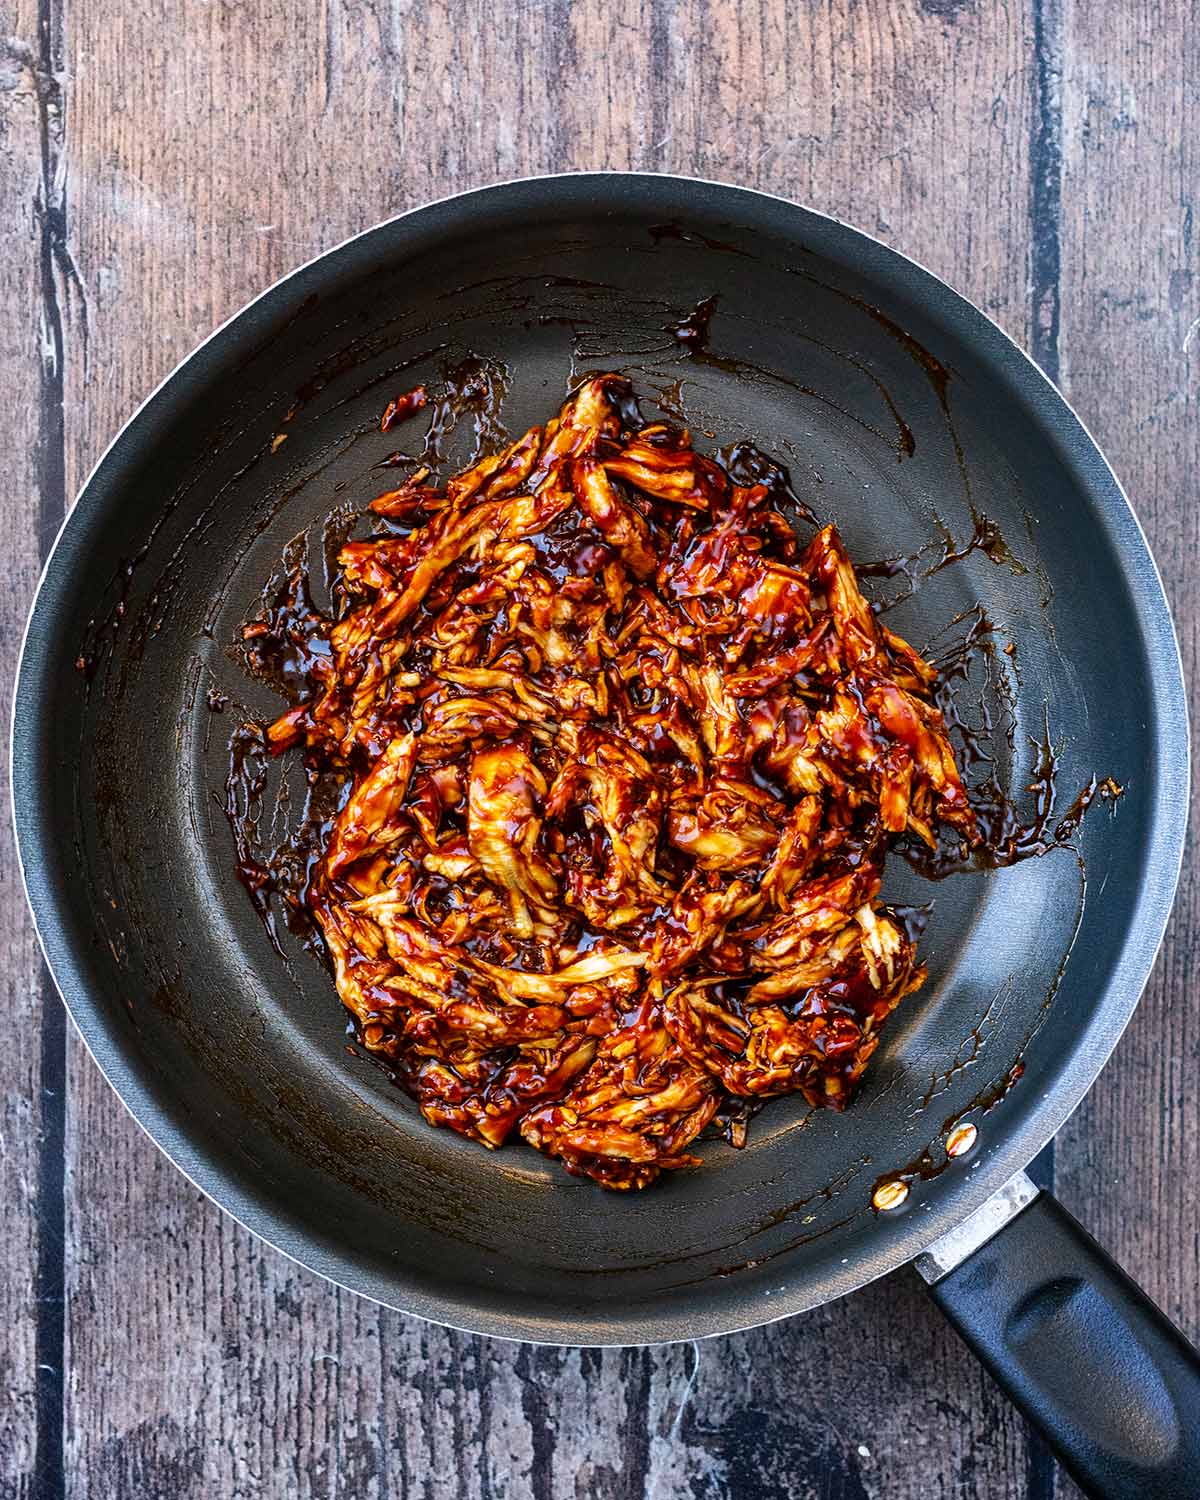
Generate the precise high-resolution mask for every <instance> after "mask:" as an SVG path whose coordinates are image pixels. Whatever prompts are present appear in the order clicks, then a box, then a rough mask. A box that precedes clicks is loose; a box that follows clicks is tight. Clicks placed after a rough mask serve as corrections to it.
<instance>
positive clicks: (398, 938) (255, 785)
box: [227, 309, 1083, 1188]
mask: <svg viewBox="0 0 1200 1500" xmlns="http://www.w3.org/2000/svg"><path fill="white" fill-rule="evenodd" d="M700 311H702V312H703V313H704V317H703V318H702V317H700V316H697V315H694V317H693V322H692V324H689V326H688V328H684V326H683V324H681V325H680V328H679V330H676V336H677V337H679V338H681V339H684V338H694V339H695V340H696V341H700V340H701V339H702V336H703V332H704V329H705V327H706V318H707V316H708V315H710V313H711V309H702V310H698V313H699V312H700ZM685 321H686V320H685ZM484 373H485V374H486V372H484ZM494 383H495V382H494V381H491V380H489V379H486V378H483V376H481V377H480V378H479V379H478V380H476V382H475V384H476V388H477V391H478V394H479V401H478V403H477V405H478V406H479V408H480V412H479V413H477V420H479V421H483V422H490V421H491V420H492V413H491V411H490V409H489V408H488V404H487V403H488V402H489V401H490V400H491V391H492V389H493V387H494ZM410 394H413V393H410ZM405 399H406V398H399V400H398V401H397V402H393V403H392V406H393V407H396V408H399V406H400V403H401V402H403V401H404V400H405ZM426 399H427V398H426V397H425V393H424V390H423V388H422V389H421V399H420V402H416V403H410V406H411V410H417V409H419V407H420V405H423V404H424V402H425V400H426ZM389 410H391V408H389ZM439 412H440V408H439V407H438V406H437V404H436V403H435V406H434V416H435V418H436V419H437V420H435V422H434V423H433V424H432V426H433V427H438V426H439V425H442V424H444V421H445V420H446V419H445V417H444V416H443V415H439ZM480 413H482V415H480ZM398 420H400V416H399V415H396V416H395V417H394V421H398ZM388 425H392V423H391V422H389V423H388ZM428 447H429V456H430V457H433V456H434V450H436V447H437V441H436V439H435V440H434V442H433V443H432V444H430V445H428ZM371 510H372V513H373V518H374V521H375V527H376V529H375V531H374V532H373V534H372V535H371V536H369V537H367V538H365V539H362V540H356V541H347V542H345V544H344V545H342V546H341V547H340V549H339V550H338V552H337V557H336V563H337V567H336V572H335V574H334V583H335V587H334V590H333V604H332V608H331V612H330V613H324V612H322V611H321V610H319V609H318V608H316V607H315V606H314V604H313V601H312V599H311V597H310V595H309V591H308V588H307V583H306V580H305V574H304V569H303V565H302V558H301V557H300V555H299V552H297V553H295V554H294V555H289V556H285V558H284V560H283V566H282V568H281V570H280V573H279V574H278V575H277V577H276V579H274V580H273V581H272V584H271V585H269V587H268V590H267V591H266V593H265V594H264V598H263V604H262V608H261V609H260V612H259V616H258V618H256V619H255V620H254V621H252V622H250V623H249V624H248V625H247V626H246V627H244V630H243V640H242V644H241V652H242V657H243V662H244V664H245V666H246V667H247V669H248V670H250V671H252V672H254V673H255V674H256V675H259V676H261V677H263V678H265V679H266V680H269V681H272V682H274V683H276V684H277V685H278V686H279V687H280V689H281V691H283V693H284V694H285V696H286V697H287V698H288V700H289V704H290V706H289V707H288V708H287V709H286V711H285V712H283V713H282V714H281V715H280V716H279V717H278V718H277V719H276V720H275V721H274V722H273V723H272V724H270V725H267V726H242V727H241V728H240V729H239V730H237V731H235V735H234V740H235V741H236V742H237V743H236V747H235V757H234V758H235V762H236V764H234V765H231V775H230V783H229V786H230V792H229V799H230V800H229V807H228V809H227V810H228V811H229V814H230V821H231V824H232V825H233V826H234V829H235V836H237V834H238V830H239V828H240V829H241V837H240V839H239V842H238V859H239V869H240V873H241V875H242V879H243V881H244V882H245V884H246V885H247V887H248V889H249V890H250V892H251V895H252V897H253V898H254V900H255V902H256V904H257V905H259V906H260V910H263V911H265V910H266V906H265V903H267V898H268V894H269V892H271V891H272V890H274V891H276V892H282V893H283V894H284V896H285V900H286V906H287V909H288V911H289V914H290V920H291V922H292V925H294V926H297V927H298V928H299V929H300V930H301V931H304V930H305V928H306V924H309V923H311V924H315V927H316V929H318V930H319V932H320V934H321V937H322V939H323V943H324V947H325V949H326V952H327V954H328V956H329V959H330V962H331V964H332V968H333V971H334V977H335V981H336V984H337V988H338V992H339V995H340V997H341V999H342V1001H343V1003H344V1005H345V1006H346V1007H347V1009H348V1010H349V1012H350V1013H351V1015H352V1016H353V1018H354V1024H355V1029H356V1032H357V1035H358V1038H359V1041H360V1043H361V1044H362V1046H363V1047H364V1048H365V1049H367V1051H368V1052H369V1053H371V1054H372V1055H373V1056H375V1057H376V1058H377V1059H378V1060H379V1061H380V1062H381V1063H383V1064H384V1065H385V1066H387V1068H388V1069H389V1071H390V1072H391V1073H392V1075H393V1076H394V1077H395V1078H396V1079H397V1081H398V1082H400V1083H401V1084H402V1085H403V1086H404V1087H405V1088H407V1089H408V1090H409V1091H410V1092H411V1093H412V1094H413V1096H414V1097H415V1099H416V1100H417V1102H418V1104H419V1106H420V1108H421V1111H422V1113H423V1114H424V1116H425V1118H426V1119H427V1120H428V1121H429V1122H430V1123H431V1124H433V1125H443V1126H448V1127H450V1128H452V1129H454V1130H457V1131H459V1132H460V1133H462V1134H463V1135H466V1136H468V1137H471V1138H473V1139H475V1140H477V1141H479V1142H481V1143H482V1144H484V1145H485V1146H488V1147H493V1148H494V1147H498V1146H500V1145H502V1144H503V1143H504V1141H505V1140H506V1139H508V1138H510V1137H511V1136H512V1135H513V1134H514V1133H519V1135H520V1136H522V1137H523V1138H524V1139H525V1140H526V1141H528V1142H530V1143H531V1144H532V1145H534V1146H536V1147H538V1148H539V1149H541V1150H543V1151H545V1152H546V1153H548V1154H549V1155H551V1156H553V1157H556V1158H558V1159H559V1160H560V1161H561V1162H562V1164H563V1165H564V1166H565V1167H566V1168H567V1169H568V1170H569V1171H572V1172H575V1173H581V1174H585V1175H588V1176H590V1177H592V1178H594V1179H596V1180H597V1181H599V1182H601V1183H603V1184H604V1185H606V1186H609V1187H615V1188H631V1187H642V1186H645V1185H647V1184H648V1183H650V1182H652V1181H653V1180H654V1179H655V1177H657V1176H658V1175H659V1173H660V1172H661V1171H663V1170H664V1169H673V1168H678V1167H684V1166H691V1165H694V1164H696V1162H697V1158H696V1157H695V1156H694V1155H692V1154H691V1153H690V1152H689V1149H688V1148H689V1147H690V1145H691V1144H692V1142H693V1141H694V1140H695V1138H696V1136H697V1135H698V1134H699V1133H700V1131H701V1130H703V1129H704V1128H705V1127H706V1126H708V1125H710V1124H715V1125H717V1126H719V1127H721V1128H723V1129H724V1131H725V1132H726V1134H727V1136H728V1137H729V1139H730V1140H731V1141H733V1142H734V1143H735V1144H740V1143H741V1142H742V1141H743V1140H744V1139H745V1137H746V1132H747V1129H748V1128H749V1124H750V1119H751V1117H752V1115H753V1113H754V1111H755V1110H756V1109H757V1108H758V1107H759V1105H760V1104H761V1103H762V1101H763V1100H764V1099H766V1098H768V1097H770V1096H772V1095H777V1094H783V1093H790V1092H800V1093H801V1094H803V1095H804V1097H805V1098H806V1099H807V1100H808V1101H809V1103H810V1104H812V1105H814V1106H818V1105H819V1106H827V1107H831V1108H835V1109H841V1108H844V1107H845V1106H846V1104H848V1103H849V1101H850V1099H851V1097H852V1095H853V1092H854V1089H855V1086H856V1085H857V1083H858V1080H859V1079H860V1077H861V1076H862V1073H863V1070H864V1068H865V1067H866V1065H867V1062H868V1060H869V1058H870V1056H871V1054H872V1052H873V1051H874V1049H875V1048H876V1046H877V1045H878V1041H879V1036H880V1030H881V1027H882V1026H883V1024H884V1022H885V1021H886V1018H887V1016H888V1014H889V1013H890V1011H891V1010H892V1009H893V1008H894V1007H895V1006H896V1005H897V1004H898V1003H899V1002H900V1001H901V1000H902V999H903V997H904V996H905V995H907V994H909V993H911V992H912V991H913V990H915V989H916V988H918V987H919V986H920V984H921V983H922V981H923V979H924V977H925V971H924V969H923V967H922V966H921V964H920V963H919V960H918V954H917V940H918V937H919V927H920V921H919V914H918V913H913V912H899V911H893V910H891V909H889V908H888V907H887V906H885V905H884V904H883V903H882V902H881V900H880V895H879V892H880V885H881V879H882V873H883V867H884V862H885V858H886V857H887V855H888V853H889V851H890V850H891V849H893V848H894V847H898V848H899V849H900V850H901V851H902V852H906V853H907V854H908V856H909V857H910V858H913V859H914V860H915V861H916V862H918V864H920V863H921V862H922V861H923V862H924V866H925V868H926V869H927V873H931V874H941V873H946V872H947V871H948V870H949V869H950V868H952V867H958V868H961V867H962V865H963V863H964V862H968V861H971V862H974V861H976V860H979V859H981V858H982V859H984V860H985V862H992V861H995V860H1002V861H1010V860H1011V859H1013V858H1017V857H1024V856H1025V855H1026V853H1027V852H1028V853H1033V852H1037V849H1036V848H1035V847H1034V845H1035V844H1038V843H1039V842H1040V843H1044V842H1045V841H1046V840H1047V839H1049V840H1050V841H1051V842H1053V841H1054V840H1056V839H1058V838H1060V836H1068V835H1069V832H1070V831H1073V823H1072V819H1073V818H1075V820H1076V821H1077V818H1076V815H1075V812H1074V810H1073V811H1072V813H1069V814H1068V815H1067V817H1066V818H1065V819H1063V820H1062V821H1061V823H1060V824H1059V825H1058V827H1056V828H1051V827H1050V826H1049V824H1050V818H1049V815H1047V816H1046V817H1042V816H1041V813H1040V811H1039V821H1038V822H1037V824H1036V826H1035V828H1034V829H1033V830H1023V829H1022V828H1021V826H1020V825H1019V824H1018V823H1017V822H1016V821H1015V814H1013V813H1012V811H1011V807H1010V806H1009V805H1008V804H1006V803H1005V804H1004V805H1003V806H1002V805H1001V800H1002V799H999V798H996V799H993V800H992V801H991V802H989V801H988V799H987V798H986V797H985V798H984V804H983V807H982V815H983V822H982V823H981V821H980V809H979V808H974V807H972V805H971V802H970V801H969V800H968V797H967V794H966V792H965V790H964V786H963V781H962V777H961V775H960V770H959V764H958V760H957V758H956V754H955V751H954V749H953V748H952V745H951V740H950V738H949V728H950V727H951V726H953V727H955V728H956V729H960V730H962V731H963V738H962V739H961V742H962V743H963V744H964V746H965V753H966V754H967V756H968V757H969V758H970V759H972V760H974V759H977V758H978V756H979V755H980V754H981V753H982V752H981V751H980V749H979V746H978V745H977V744H976V743H974V742H973V741H972V740H971V739H970V737H969V735H970V731H969V729H968V728H967V726H966V724H965V721H960V719H959V718H958V717H956V714H955V708H954V698H953V692H952V688H953V684H954V682H955V681H956V680H958V679H959V678H961V677H963V676H965V674H966V671H967V667H968V665H969V662H968V660H967V656H964V655H962V654H961V653H960V656H959V657H954V658H952V659H950V660H948V661H947V662H946V663H944V664H943V665H942V666H941V667H939V666H938V665H935V664H933V663H931V662H929V661H926V660H925V659H924V658H923V657H922V656H921V655H919V654H918V653H917V652H916V651H915V650H914V649H913V648H912V647H911V646H909V645H908V644H907V643H906V642H905V641H904V640H902V639H901V638H900V637H899V636H897V635H895V634H894V633H893V632H892V631H890V630H889V629H888V628H887V627H886V625H884V624H883V623H882V621H881V619H880V618H879V617H878V615H877V613H876V612H875V611H874V610H873V609H872V608H871V606H870V605H869V604H868V603H867V601H866V600H865V599H864V597H863V595H862V593H861V591H860V588H859V584H858V579H857V577H856V575H855V571H854V568H853V566H852V565H851V562H850V560H849V558H848V557H847V555H846V552H845V549H844V547H843V546H842V543H841V541H840V538H839V537H838V535H837V532H836V530H835V528H834V527H832V526H826V527H824V528H822V529H820V530H817V531H816V532H815V534H814V535H813V536H812V537H811V540H809V541H808V542H807V544H802V543H801V542H800V541H799V540H798V539H797V530H796V527H797V523H798V522H800V521H809V522H811V520H812V517H811V512H808V511H807V508H806V507H805V506H804V505H803V503H802V502H801V501H800V499H799V497H798V496H796V495H795V494H794V492H793V491H792V489H791V486H790V484H789V483H788V480H787V475H786V471H784V470H782V469H781V468H780V466H778V465H777V464H774V463H773V462H772V461H771V460H769V459H768V458H766V456H765V455H762V454H760V453H759V452H758V450H756V449H754V448H752V446H751V445H749V444H738V445H733V446H731V447H729V448H727V449H725V450H723V454H722V457H721V459H720V460H717V459H711V458H707V457H704V456H701V455H700V454H698V453H696V452H695V451H694V450H693V448H692V446H691V442H690V438H689V436H688V434H687V433H686V431H684V430H682V429H680V428H678V427H674V426H671V425H668V424H666V423H662V422H655V423H646V422H644V421H643V420H642V418H641V415H640V412H639V410H638V407H637V403H636V401H635V400H634V398H633V393H632V389H631V387H630V385H629V383H628V381H626V380H625V379H623V378H622V377H619V376H616V375H601V376H594V377H591V378H589V379H587V380H586V381H584V383H583V384H582V385H580V387H579V388H578V389H577V390H576V391H575V392H574V393H573V395H572V396H571V397H570V398H569V400H568V401H567V403H566V404H565V405H564V406H563V408H562V409H561V410H560V411H559V412H558V413H557V415H555V416H553V417H552V418H551V419H550V420H549V421H548V422H547V423H546V424H545V426H544V427H537V428H534V429H532V430H531V431H530V432H528V433H526V434H524V435H523V436H522V437H520V438H518V439H517V440H516V441H514V442H511V443H505V444H504V445H503V446H502V447H500V448H499V449H498V451H496V452H494V453H493V454H491V455H490V456H489V457H486V458H484V459H482V460H480V461H479V462H477V463H475V464H473V465H472V466H471V467H470V468H468V469H466V470H464V471H462V472H460V473H458V474H455V475H453V476H451V477H450V478H449V479H447V480H446V481H445V482H444V483H438V482H436V481H435V480H434V478H433V477H432V475H431V474H430V472H429V469H428V468H427V467H425V466H422V467H420V468H418V469H416V470H415V472H414V473H412V474H411V475H410V476H409V477H408V478H406V479H404V481H403V482H402V483H401V484H400V486H399V487H398V488H396V489H392V490H388V491H387V492H385V493H384V494H382V495H380V496H379V497H377V499H376V500H375V501H374V502H373V503H372V507H371ZM949 560H952V559H949V558H948V559H947V561H949ZM989 639H990V629H989V628H987V627H986V622H982V623H980V624H979V626H978V629H976V630H975V632H974V634H973V635H972V634H971V633H970V632H968V642H967V644H966V646H964V647H963V648H962V650H963V652H965V653H967V654H968V655H969V653H970V652H971V651H978V650H981V649H985V647H984V643H985V641H987V640H989ZM989 649H990V648H989ZM286 752H293V753H295V754H296V755H297V756H298V757H299V758H300V759H301V761H302V763H303V767H304V776H305V779H306V780H305V784H306V801H305V808H304V815H303V817H302V819H301V822H300V827H299V829H298V831H297V832H296V833H294V834H293V835H292V836H291V839H290V840H289V841H288V843H287V844H286V846H285V847H284V848H283V849H281V850H277V851H275V852H274V853H273V854H271V855H270V856H264V855H263V854H262V840H261V839H259V838H256V837H253V836H252V835H253V834H254V832H255V829H254V827H253V822H254V820H256V819H261V799H262V795H263V791H262V788H263V768H264V766H265V763H266V757H267V756H269V755H282V754H284V753H286ZM1052 805H1053V796H1052V795H1051V800H1050V806H1051V807H1052ZM1006 808H1007V811H1006V810H1005V809H1006ZM1082 811H1083V806H1082V805H1081V806H1080V808H1079V810H1078V815H1079V816H1082ZM1068 825H1070V826H1068ZM916 851H920V852H916Z"/></svg>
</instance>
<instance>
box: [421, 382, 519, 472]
mask: <svg viewBox="0 0 1200 1500" xmlns="http://www.w3.org/2000/svg"><path fill="white" fill-rule="evenodd" d="M510 380H511V372H510V371H509V368H508V366H507V365H506V364H505V363H504V361H503V360H498V359H486V358H483V357H481V356H480V355H478V354H468V355H467V356H466V358H465V359H461V360H459V361H458V362H457V364H454V365H450V366H448V367H447V368H446V369H445V370H444V372H443V374H442V380H441V383H440V386H439V387H438V390H437V394H436V395H435V396H434V397H433V399H432V402H431V412H430V419H429V427H428V429H427V430H426V433H425V441H424V443H423V445H422V448H421V452H420V456H419V461H420V462H421V463H422V464H427V465H428V466H429V467H430V468H436V467H437V466H438V465H439V464H440V463H442V462H444V460H445V457H446V447H447V444H448V442H449V439H450V436H451V434H452V433H453V432H454V430H455V428H456V427H457V426H458V424H459V423H460V422H461V421H462V419H463V418H464V417H465V416H468V415H469V416H470V417H471V418H472V419H473V422H474V442H473V446H472V449H471V454H470V457H469V458H468V460H467V462H468V463H474V462H475V460H476V459H478V458H481V457H483V456H484V455H485V454H488V453H494V452H496V451H497V449H499V448H502V447H503V446H504V444H505V442H507V440H508V433H507V432H506V431H505V427H504V423H503V421H502V420H501V410H502V408H503V406H504V398H505V396H507V395H508V387H509V383H510Z"/></svg>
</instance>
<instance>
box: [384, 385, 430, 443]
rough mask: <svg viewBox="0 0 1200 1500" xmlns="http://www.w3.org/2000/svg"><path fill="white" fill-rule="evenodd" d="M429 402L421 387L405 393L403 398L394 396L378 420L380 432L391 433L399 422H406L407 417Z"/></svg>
mask: <svg viewBox="0 0 1200 1500" xmlns="http://www.w3.org/2000/svg"><path fill="white" fill-rule="evenodd" d="M428 400H429V397H428V395H427V394H426V391H425V387H424V386H423V385H418V386H415V387H414V388H413V389H412V390H411V391H405V393H404V395H403V396H396V397H394V398H393V399H392V400H391V401H389V402H388V404H387V405H386V406H385V407H384V409H383V416H381V417H380V419H379V430H380V432H391V430H392V428H393V427H397V426H399V424H400V423H401V422H407V421H408V419H409V417H411V416H413V415H415V413H417V412H419V411H420V410H421V409H422V407H424V406H425V404H426V402H427V401H428Z"/></svg>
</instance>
